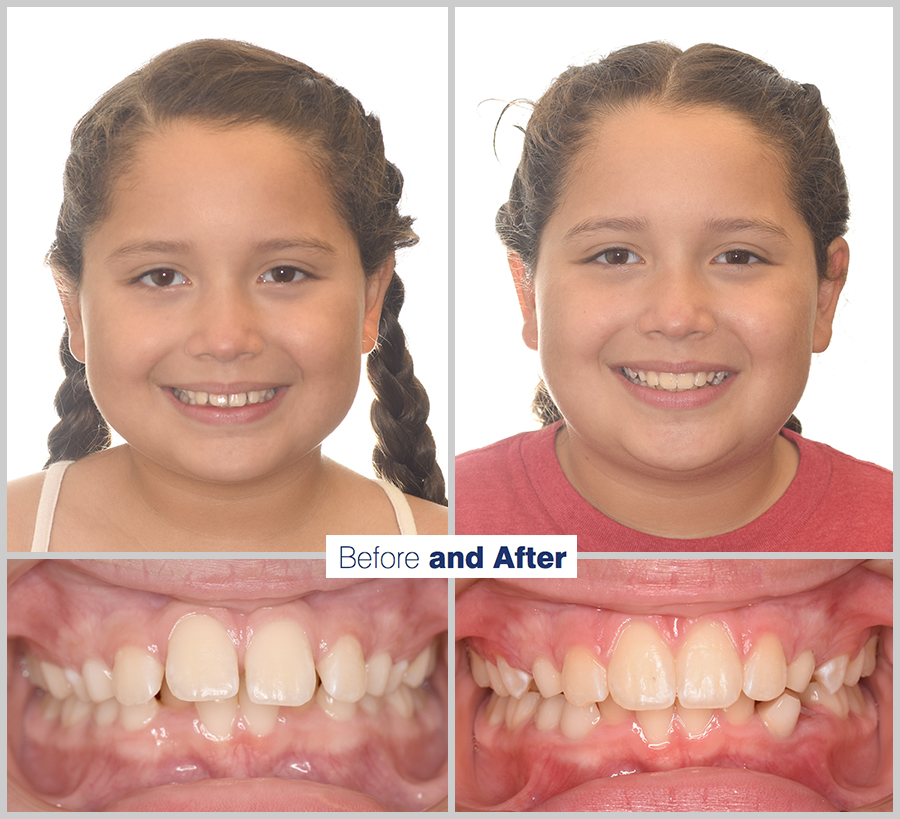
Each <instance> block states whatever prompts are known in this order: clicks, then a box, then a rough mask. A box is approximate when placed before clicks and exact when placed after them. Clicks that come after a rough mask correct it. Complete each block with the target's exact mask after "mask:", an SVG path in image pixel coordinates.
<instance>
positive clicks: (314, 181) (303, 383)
mask: <svg viewBox="0 0 900 819" xmlns="http://www.w3.org/2000/svg"><path fill="white" fill-rule="evenodd" d="M401 191H402V177H401V175H400V173H399V171H398V170H397V169H396V167H395V166H394V165H392V164H391V163H390V162H388V161H387V160H386V159H385V157H384V147H383V143H382V138H381V130H380V127H379V124H378V120H377V119H376V118H375V117H374V116H372V115H367V114H366V113H365V111H364V110H363V108H362V106H361V105H360V103H359V102H358V101H357V100H356V99H355V98H354V97H353V96H352V95H351V94H349V92H347V91H346V90H345V89H344V88H341V87H340V86H338V85H336V84H335V83H333V82H332V81H331V80H329V79H328V78H327V77H324V76H323V75H321V74H318V73H316V72H314V71H312V70H311V69H310V68H309V67H307V66H305V65H303V64H302V63H298V62H296V61H294V60H290V59H288V58H286V57H282V56H281V55H278V54H275V53H274V52H270V51H266V50H264V49H261V48H257V47H255V46H249V45H246V44H242V43H236V42H231V41H221V40H218V41H217V40H209V41H198V42H195V43H189V44H186V45H184V46H180V47H177V48H174V49H172V50H170V51H167V52H165V53H163V54H161V55H160V56H159V57H157V58H156V59H154V60H153V61H151V62H150V63H149V64H148V65H147V66H145V67H144V68H143V69H141V70H140V71H138V72H136V73H135V74H133V75H131V76H130V77H128V78H126V79H125V80H123V81H122V82H121V83H119V85H117V86H116V87H115V88H113V89H111V90H110V91H109V92H108V93H107V94H106V95H104V97H102V98H101V99H100V101H99V102H98V103H97V104H96V105H95V106H94V108H93V109H92V110H91V111H90V112H89V113H88V114H87V115H86V116H85V117H84V118H82V120H81V121H80V122H79V123H78V126H77V127H76V129H75V132H74V134H73V137H72V151H71V154H70V156H69V160H68V162H67V165H66V174H65V195H64V201H63V205H62V208H61V211H60V217H59V222H58V226H57V236H56V241H55V242H54V244H53V247H52V248H51V251H50V253H49V255H48V260H49V264H50V266H51V268H52V270H53V273H54V277H55V279H56V282H57V286H58V289H59V291H60V294H61V297H62V300H63V306H64V309H65V313H66V321H67V330H66V334H65V336H64V338H63V342H62V346H61V355H62V359H63V364H64V367H65V369H66V380H65V382H64V383H63V385H62V387H61V388H60V391H59V393H58V396H57V409H58V410H59V413H60V423H59V425H58V426H57V427H56V428H55V429H54V431H53V433H52V434H51V436H50V451H51V456H50V461H49V465H50V470H49V471H48V472H46V473H40V474H38V475H33V476H31V477H29V478H24V479H21V480H20V481H14V482H13V483H12V484H11V485H10V494H9V509H10V529H9V533H10V538H9V548H10V549H13V550H28V549H29V548H31V549H32V550H35V551H40V550H46V549H48V548H50V549H53V550H65V551H107V550H114V551H121V550H127V549H134V550H165V551H169V550H190V551H206V550H209V551H230V550H241V551H256V550H265V551H274V550H301V551H302V550H321V549H323V548H324V535H325V534H326V533H332V534H352V533H357V534H364V533H367V534H393V533H397V532H398V531H399V532H401V533H404V534H415V533H416V532H417V531H418V532H433V533H441V532H443V533H446V524H445V519H446V513H445V510H444V509H442V508H441V507H440V506H439V505H438V504H439V503H441V502H443V499H444V489H443V478H442V476H441V474H440V470H439V469H438V467H437V466H436V464H435V460H434V442H433V440H432V438H431V433H430V432H429V430H428V427H427V426H426V423H425V421H426V418H427V415H428V400H427V397H426V396H425V393H424V390H423V389H422V387H421V385H420V384H419V382H418V381H417V380H416V379H415V376H414V375H413V371H412V361H411V359H410V357H409V354H408V352H407V351H406V348H405V341H404V337H403V332H402V330H401V328H400V325H399V324H398V322H397V314H398V313H399V310H400V308H401V306H402V304H403V286H402V283H401V282H400V280H399V279H398V278H397V276H396V274H395V273H394V252H395V250H396V249H397V248H401V247H406V246H409V245H411V244H414V243H415V241H416V239H417V237H416V235H415V233H413V231H412V229H411V221H412V220H411V219H410V218H409V217H404V216H401V215H400V213H399V211H398V208H397V204H398V201H399V198H400V195H401ZM361 353H362V354H369V360H368V370H369V375H370V380H371V382H372V384H373V388H374V390H375V393H376V396H377V399H378V400H376V402H375V405H374V406H373V410H372V417H373V424H374V426H375V427H376V432H377V433H378V435H379V445H378V447H377V448H376V452H375V455H374V463H375V466H376V471H377V472H378V474H379V475H380V476H382V477H383V478H384V479H385V480H384V481H382V482H381V483H378V482H374V481H370V480H367V479H365V478H363V477H362V476H360V475H357V474H355V473H353V472H351V471H349V470H347V469H344V468H343V467H341V466H339V465H338V464H336V463H334V462H332V461H330V460H328V459H327V458H325V457H324V456H322V454H321V449H320V447H321V443H322V441H323V440H324V438H325V437H326V436H327V435H328V434H329V433H330V432H331V431H332V430H333V429H334V428H335V427H336V426H337V425H338V424H339V423H340V421H341V420H342V419H343V417H344V416H345V415H346V413H347V411H348V410H349V408H350V405H351V404H352V402H353V398H354V396H355V394H356V390H357V385H358V380H359V355H360V354H361ZM109 427H112V428H114V429H116V431H117V432H119V433H120V434H121V435H122V437H123V438H124V439H125V440H126V441H127V443H126V444H125V445H123V446H120V447H115V448H112V449H108V448H107V447H108V445H109ZM404 493H405V494H404Z"/></svg>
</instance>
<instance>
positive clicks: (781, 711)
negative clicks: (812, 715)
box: [756, 691, 800, 739]
mask: <svg viewBox="0 0 900 819" xmlns="http://www.w3.org/2000/svg"><path fill="white" fill-rule="evenodd" d="M756 711H757V713H758V714H759V716H760V718H761V719H762V721H763V724H764V725H765V726H766V728H768V729H769V733H770V734H772V735H773V736H776V737H781V738H782V739H783V738H784V737H789V736H790V735H791V734H792V733H793V731H794V726H795V725H796V724H797V719H798V718H799V717H800V698H799V697H798V696H797V695H796V694H795V693H794V692H793V691H785V692H784V693H783V694H782V695H781V696H780V697H778V699H775V700H771V701H770V702H761V703H759V705H757V706H756Z"/></svg>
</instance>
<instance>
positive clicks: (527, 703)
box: [506, 691, 541, 731]
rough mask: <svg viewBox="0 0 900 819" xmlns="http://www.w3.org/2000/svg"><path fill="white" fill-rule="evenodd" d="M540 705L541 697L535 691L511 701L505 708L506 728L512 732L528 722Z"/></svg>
mask: <svg viewBox="0 0 900 819" xmlns="http://www.w3.org/2000/svg"><path fill="white" fill-rule="evenodd" d="M540 703H541V695H540V694H538V692H537V691H529V692H528V693H527V694H525V695H524V696H523V697H522V698H521V699H518V700H515V699H514V700H511V701H510V703H509V705H507V706H506V727H507V728H509V730H510V731H514V730H515V729H516V728H518V727H519V726H520V725H522V723H524V722H527V721H528V720H530V719H531V718H532V717H533V716H534V714H535V712H536V711H537V709H538V705H540Z"/></svg>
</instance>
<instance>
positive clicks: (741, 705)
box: [722, 691, 756, 725]
mask: <svg viewBox="0 0 900 819" xmlns="http://www.w3.org/2000/svg"><path fill="white" fill-rule="evenodd" d="M755 709H756V702H755V701H754V700H751V699H750V697H748V696H747V695H746V694H745V693H744V692H743V691H742V692H741V695H740V696H739V697H738V698H737V702H735V703H733V704H731V705H728V706H726V707H725V708H723V709H722V713H723V714H724V715H725V719H727V720H728V722H729V723H730V724H731V725H746V724H747V723H748V722H749V721H750V718H751V717H752V716H753V713H754V711H755Z"/></svg>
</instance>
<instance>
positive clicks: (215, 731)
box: [195, 694, 238, 740]
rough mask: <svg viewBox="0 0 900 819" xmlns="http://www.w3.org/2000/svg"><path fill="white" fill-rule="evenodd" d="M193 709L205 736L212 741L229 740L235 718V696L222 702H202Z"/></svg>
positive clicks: (236, 705)
mask: <svg viewBox="0 0 900 819" xmlns="http://www.w3.org/2000/svg"><path fill="white" fill-rule="evenodd" d="M195 707H196V708H197V716H199V717H200V722H201V724H202V725H203V728H204V730H205V732H206V734H208V735H209V736H210V737H212V738H213V739H219V740H222V739H231V736H232V733H233V731H234V721H235V719H236V718H237V709H238V698H237V694H235V696H233V697H228V698H227V699H222V700H202V701H200V702H197V703H195Z"/></svg>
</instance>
